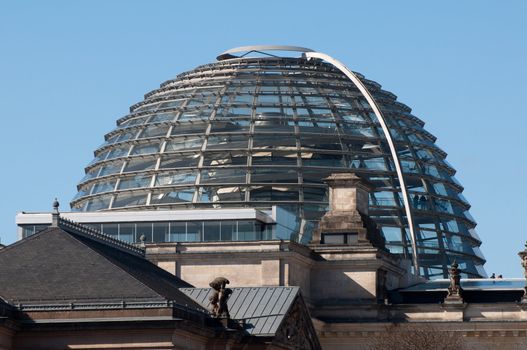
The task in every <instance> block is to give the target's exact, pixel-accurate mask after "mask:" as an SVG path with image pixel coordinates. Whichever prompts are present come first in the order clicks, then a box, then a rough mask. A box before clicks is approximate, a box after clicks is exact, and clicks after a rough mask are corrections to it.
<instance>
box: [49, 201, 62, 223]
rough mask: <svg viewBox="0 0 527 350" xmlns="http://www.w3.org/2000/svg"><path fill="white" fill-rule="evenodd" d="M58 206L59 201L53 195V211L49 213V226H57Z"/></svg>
mask: <svg viewBox="0 0 527 350" xmlns="http://www.w3.org/2000/svg"><path fill="white" fill-rule="evenodd" d="M59 206H60V203H59V201H58V200H57V198H56V197H55V200H54V201H53V212H52V213H51V227H58V226H59V217H60V213H59Z"/></svg>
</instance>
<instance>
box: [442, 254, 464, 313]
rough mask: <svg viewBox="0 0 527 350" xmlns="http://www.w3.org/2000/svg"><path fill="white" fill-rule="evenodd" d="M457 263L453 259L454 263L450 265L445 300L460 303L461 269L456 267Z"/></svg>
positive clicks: (461, 290)
mask: <svg viewBox="0 0 527 350" xmlns="http://www.w3.org/2000/svg"><path fill="white" fill-rule="evenodd" d="M458 266H459V265H458V263H457V262H456V261H455V260H454V263H453V264H452V266H451V267H450V285H449V286H448V295H447V297H446V299H445V302H457V303H462V302H463V299H462V298H461V293H462V292H463V289H462V288H461V271H460V270H459V269H458Z"/></svg>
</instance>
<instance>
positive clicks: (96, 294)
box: [0, 224, 201, 309]
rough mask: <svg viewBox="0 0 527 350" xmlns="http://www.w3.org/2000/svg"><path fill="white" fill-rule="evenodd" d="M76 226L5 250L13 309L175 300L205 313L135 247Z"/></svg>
mask: <svg viewBox="0 0 527 350" xmlns="http://www.w3.org/2000/svg"><path fill="white" fill-rule="evenodd" d="M72 225H73V224H72ZM70 226H71V225H70ZM70 226H68V225H64V226H61V227H51V228H48V229H46V230H44V231H42V232H39V233H37V234H35V235H33V236H30V237H28V238H26V239H24V240H21V241H19V242H17V243H15V244H12V245H10V246H8V247H6V248H4V249H2V250H0V266H2V268H1V269H0V295H2V296H3V297H4V298H5V299H6V300H7V301H9V302H11V303H13V304H16V303H25V304H39V303H40V304H45V303H48V304H49V303H64V302H83V303H88V302H97V303H100V302H112V301H125V302H159V301H169V300H171V301H174V302H175V303H177V304H181V305H187V306H188V307H190V308H193V309H198V308H201V307H200V306H199V305H198V304H196V303H195V302H194V301H192V300H191V299H190V298H188V297H187V296H186V295H185V294H184V293H182V292H180V291H179V289H178V288H181V287H190V286H191V285H190V284H188V283H186V282H184V281H183V280H181V279H179V278H177V277H175V276H173V275H172V274H170V273H168V272H167V271H165V270H163V269H161V268H159V267H157V266H156V265H154V264H152V263H151V262H149V261H148V260H146V259H145V258H144V257H142V256H141V254H140V252H139V251H138V250H137V249H135V248H134V247H131V246H130V247H127V245H126V244H120V243H118V242H109V241H106V237H104V236H102V235H99V234H98V233H97V232H87V233H86V232H84V233H82V232H80V231H82V230H78V229H76V228H77V227H75V225H73V226H71V227H70ZM78 226H79V227H78V228H80V225H78ZM132 248H133V249H132Z"/></svg>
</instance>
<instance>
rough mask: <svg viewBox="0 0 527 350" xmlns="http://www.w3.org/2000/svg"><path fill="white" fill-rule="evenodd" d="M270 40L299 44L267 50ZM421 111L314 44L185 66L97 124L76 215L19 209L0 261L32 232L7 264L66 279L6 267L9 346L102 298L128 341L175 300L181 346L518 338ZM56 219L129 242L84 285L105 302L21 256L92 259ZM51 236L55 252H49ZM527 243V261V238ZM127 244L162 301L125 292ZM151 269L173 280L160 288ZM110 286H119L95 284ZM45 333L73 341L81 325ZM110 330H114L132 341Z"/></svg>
mask: <svg viewBox="0 0 527 350" xmlns="http://www.w3.org/2000/svg"><path fill="white" fill-rule="evenodd" d="M276 50H278V51H289V52H298V51H301V52H302V56H301V57H289V56H279V55H274V54H269V51H276ZM241 52H244V54H243V55H241V56H236V55H238V54H239V53H241ZM253 54H258V55H257V56H256V57H254V56H251V55H253ZM423 125H424V122H422V121H421V120H420V119H419V118H417V117H415V116H414V115H412V114H411V109H410V108H409V107H407V106H405V105H403V104H401V103H400V102H398V101H396V96H395V95H393V94H392V93H390V92H387V91H384V90H382V89H381V87H380V85H379V84H377V83H375V82H372V81H369V80H367V79H365V78H364V77H363V76H361V75H360V74H357V73H354V72H352V71H351V70H349V69H348V68H346V67H345V66H344V65H343V64H342V63H340V62H338V61H337V60H335V59H333V58H331V57H329V56H327V55H324V54H321V53H318V52H314V51H312V50H309V49H305V48H297V47H282V46H278V47H277V46H256V47H244V48H238V49H233V50H229V51H227V52H225V53H223V54H221V55H220V56H218V62H217V63H213V64H208V65H204V66H200V67H198V68H196V69H195V70H192V71H190V72H186V73H183V74H180V75H179V76H178V77H177V78H176V79H174V80H169V81H167V82H165V83H164V84H162V85H161V87H160V88H159V89H157V90H154V91H152V92H150V93H148V94H147V95H146V96H145V100H144V101H142V102H140V103H138V104H136V105H134V106H132V107H131V109H130V114H128V115H126V116H124V117H123V118H120V119H119V120H118V121H117V127H116V129H115V130H113V131H111V132H110V133H108V134H107V135H106V136H105V143H104V144H103V145H102V146H101V147H99V148H98V149H97V150H96V151H95V158H94V160H93V161H92V162H91V163H90V164H89V165H88V166H87V167H86V169H85V172H86V176H85V178H84V179H83V180H82V181H81V182H80V183H79V185H78V194H77V196H76V197H75V198H74V199H73V201H72V202H71V207H72V211H71V212H64V213H61V214H60V218H59V217H58V214H56V213H55V214H52V213H24V212H22V213H19V214H17V224H18V226H19V230H20V231H19V232H20V238H21V241H20V242H18V243H16V244H15V245H13V246H9V247H7V248H4V249H3V250H0V262H2V259H3V258H4V259H7V258H6V257H9V256H10V255H11V254H12V253H10V252H13V251H17V250H18V251H22V250H23V247H27V249H28V250H30V252H28V255H27V257H28V258H27V260H24V259H22V258H21V256H26V255H25V254H22V255H20V254H16V257H14V255H15V254H13V256H12V257H11V258H10V259H12V260H9V261H7V260H6V261H5V262H4V264H6V266H10V268H11V269H12V270H9V269H8V272H3V275H2V274H0V276H4V277H3V278H4V279H3V280H2V281H16V280H17V279H18V276H25V275H26V274H29V275H28V276H29V277H27V278H29V279H30V280H31V281H33V282H35V281H38V282H41V281H42V282H44V284H43V286H44V289H45V290H46V291H48V292H49V293H51V294H50V296H52V295H62V294H60V293H58V291H60V290H61V288H62V291H61V293H64V296H63V297H61V298H62V299H64V303H63V304H62V306H56V305H55V304H53V303H57V300H55V299H53V303H51V304H53V305H55V306H53V308H54V309H50V306H49V305H48V304H50V303H49V300H40V299H41V298H39V297H38V296H39V295H40V292H39V291H38V289H32V288H26V287H27V286H29V284H27V285H24V284H20V285H18V286H17V287H16V288H17V289H16V290H12V291H11V292H9V290H10V289H9V288H7V287H6V283H7V282H6V283H4V284H0V296H1V297H3V298H4V299H5V300H6V302H7V303H4V304H2V306H1V307H2V310H3V311H2V312H3V313H4V315H6V316H5V317H4V318H3V320H5V322H4V323H3V326H2V327H3V328H0V332H3V333H0V334H11V336H10V337H11V338H10V339H14V342H13V343H12V344H14V345H13V346H14V348H17V347H18V346H23V344H25V343H24V342H27V341H31V339H33V338H31V337H33V336H34V337H36V338H34V339H39V338H38V337H42V336H44V334H45V333H44V331H45V330H47V329H49V328H45V327H51V328H53V327H56V326H57V324H59V323H60V322H59V323H57V321H56V318H59V319H62V318H64V319H67V320H69V321H68V322H70V323H67V322H65V324H66V323H67V324H69V325H71V322H81V321H82V322H84V321H85V322H88V323H90V322H95V323H97V322H99V321H94V320H93V318H94V317H95V316H93V315H94V313H95V314H96V315H97V318H99V317H102V315H105V316H104V317H108V318H106V319H105V320H104V321H105V322H107V323H105V325H109V324H111V326H109V327H110V329H114V328H112V327H117V328H118V327H122V328H119V329H121V330H123V329H125V330H126V332H130V331H131V330H134V329H136V330H137V329H145V331H144V332H143V331H141V332H139V334H141V335H143V336H144V338H142V339H138V342H139V343H138V344H143V345H141V346H145V347H146V345H144V344H147V339H152V337H153V336H151V335H150V333H151V332H150V330H151V329H152V333H155V331H154V330H153V329H159V328H156V327H158V324H160V323H159V322H157V321H155V322H154V321H153V320H150V319H145V317H149V315H152V313H157V314H156V315H158V316H160V317H161V316H162V317H166V316H167V315H169V314H170V315H172V316H171V317H172V319H171V320H169V321H166V320H165V321H166V322H168V323H169V324H170V326H169V327H166V328H164V329H165V331H166V332H165V333H164V334H162V335H160V337H161V338H159V339H165V340H163V341H167V342H168V340H166V339H169V338H167V337H168V336H169V333H170V334H172V336H171V337H170V339H171V340H170V341H172V344H171V345H166V346H167V347H168V348H170V347H169V346H172V347H173V348H176V349H178V348H185V347H187V348H214V349H215V348H229V347H230V348H232V349H236V348H237V347H239V348H243V347H244V346H245V347H246V346H248V347H250V348H252V347H255V348H259V347H263V348H265V347H268V348H280V347H282V348H290V349H306V348H314V349H315V348H317V347H319V346H321V347H322V348H323V349H369V348H371V347H372V346H374V345H375V344H373V343H374V341H375V340H376V339H381V338H383V337H385V336H387V335H390V334H392V335H393V334H395V335H401V337H402V336H403V335H405V334H408V332H413V333H414V334H418V333H419V332H421V333H419V334H427V332H426V331H428V334H435V335H440V336H443V337H444V338H445V339H450V338H452V339H454V338H455V339H460V340H461V342H462V344H464V345H465V346H466V347H467V348H470V349H494V348H496V344H499V346H500V348H501V349H504V350H513V349H525V348H527V347H526V346H525V344H526V341H527V309H526V306H527V303H526V302H525V296H524V295H525V285H526V281H525V279H487V278H486V273H485V271H484V269H483V264H484V262H485V260H484V258H483V255H482V254H481V252H480V251H479V245H480V243H481V242H480V239H479V237H478V236H477V234H476V232H475V230H474V228H475V225H476V223H475V221H474V219H473V218H472V217H471V216H470V214H469V212H468V209H469V207H470V205H469V204H468V202H467V201H466V199H464V197H463V196H462V194H461V192H462V190H463V188H462V186H461V185H460V184H459V183H458V182H457V181H456V180H455V178H454V173H455V170H454V169H453V168H452V167H451V166H450V165H449V164H448V162H447V161H446V159H445V157H446V153H445V152H444V151H442V150H441V149H439V148H438V147H437V146H436V145H435V137H434V136H433V135H431V134H430V133H428V132H427V131H426V130H425V129H424V128H423ZM50 225H51V226H52V228H51V229H49V228H47V227H49V226H50ZM83 227H84V228H83ZM79 232H81V233H80V234H79ZM82 232H83V233H82ZM86 232H89V233H86ZM63 236H64V237H73V238H74V239H75V240H79V239H80V240H82V241H83V242H84V241H85V240H89V241H90V242H91V241H94V242H95V241H97V242H99V241H100V240H102V241H104V244H103V245H101V246H99V245H97V247H98V248H97V251H98V252H99V250H100V249H103V248H101V247H103V246H104V250H105V251H106V250H108V249H110V248H108V246H110V247H112V248H111V249H117V250H115V252H117V251H119V252H120V253H119V254H120V255H122V250H123V249H124V250H126V251H127V252H128V253H127V254H128V255H126V257H128V259H126V260H121V259H120V258H119V257H117V256H113V257H112V259H113V260H112V261H114V263H115V264H118V265H119V266H121V268H122V269H124V270H123V271H124V272H123V271H121V272H120V273H121V275H122V276H121V275H120V276H121V277H122V278H123V283H116V281H120V280H121V277H118V276H108V277H111V278H110V281H107V280H106V277H105V276H106V275H105V273H103V272H104V268H103V269H102V270H101V271H100V272H101V275H100V278H99V279H95V278H94V279H90V278H88V279H83V281H82V283H81V282H78V283H80V284H79V285H80V286H83V285H84V284H86V283H87V285H85V286H84V287H82V288H81V289H82V291H83V292H88V291H90V290H93V291H94V294H93V296H94V297H95V299H96V300H95V301H90V302H95V303H99V304H100V302H101V300H104V299H105V298H109V299H110V302H109V305H110V306H109V307H106V309H104V307H103V309H97V310H96V311H90V312H93V313H85V314H82V313H80V312H78V311H81V310H84V309H82V308H83V307H85V306H84V304H82V303H83V302H82V298H79V295H76V294H74V292H75V288H73V285H71V286H70V287H68V285H65V286H61V287H60V288H59V287H58V286H57V285H60V283H53V281H51V280H47V279H45V278H44V279H40V278H37V277H36V276H34V275H31V269H30V268H25V267H31V266H35V265H37V267H38V263H39V262H41V261H45V262H47V263H50V264H51V265H45V264H44V266H48V268H49V269H50V270H49V272H50V273H51V272H53V271H56V270H57V268H58V266H62V265H64V264H66V265H69V263H68V262H69V261H70V260H68V259H72V260H71V261H74V262H75V264H72V266H71V268H72V269H73V267H75V268H76V270H75V271H77V272H72V271H69V270H68V269H66V270H64V272H68V271H69V274H68V275H67V276H70V277H77V274H79V276H82V275H83V274H84V276H86V274H88V275H89V272H90V268H91V267H90V266H91V265H89V264H85V263H83V261H79V260H75V256H76V255H77V254H69V253H68V255H67V256H63V255H61V254H67V252H68V251H69V249H65V248H62V249H60V250H57V248H56V247H57V246H61V244H59V243H58V242H57V244H55V245H54V246H53V247H50V246H47V245H46V243H45V242H46V241H47V240H46V239H45V237H63ZM38 237H41V238H38ZM42 237H44V238H42ZM86 237H89V238H86ZM93 237H97V239H95V238H93ZM69 240H70V239H69V238H68V241H69ZM35 242H41V243H39V244H38V245H37V244H36V243H35ZM109 242H110V243H109ZM98 244H99V243H98ZM89 246H90V249H93V247H92V246H94V244H92V243H90V244H89ZM123 247H124V248H123ZM112 251H113V250H112ZM35 252H36V253H35ZM58 253H60V254H59V255H57V258H59V257H61V259H63V260H61V261H62V262H63V263H58V262H57V263H52V261H49V262H48V261H47V259H46V256H54V254H58ZM31 254H37V257H36V258H35V257H33V258H31V256H32V255H31ZM112 254H113V253H112ZM116 254H117V253H116ZM138 254H139V255H140V256H137V255H138ZM78 255H79V256H80V255H81V254H80V252H79V254H78ZM129 255H130V256H135V257H134V258H133V259H131V258H129ZM520 255H521V257H522V261H523V262H524V265H525V267H526V268H527V263H525V261H526V260H525V259H526V258H525V256H526V255H527V250H526V251H524V252H522V253H521V254H520ZM64 259H65V260H64ZM138 259H139V260H138ZM145 259H146V260H145ZM132 260H133V261H135V262H137V261H141V263H140V265H141V266H142V267H141V269H143V268H146V267H145V266H148V268H147V269H148V271H150V273H151V276H156V277H152V278H151V279H148V281H144V282H143V284H146V286H148V287H149V288H150V289H152V290H153V291H154V292H155V293H157V294H156V295H151V294H148V297H152V298H154V299H155V300H156V302H157V303H158V304H155V305H158V306H156V307H151V308H150V307H149V306H148V305H149V304H148V305H147V304H145V305H146V306H145V305H142V304H141V305H136V304H134V302H135V299H134V298H135V297H137V295H140V294H137V293H139V292H134V289H133V288H132V289H131V290H129V291H127V290H126V286H127V285H126V284H125V283H124V281H125V279H126V278H127V277H126V276H127V275H132V276H140V277H141V278H145V276H146V275H145V274H144V272H145V271H144V270H141V271H137V270H136V268H138V266H137V265H133V264H132V265H133V266H128V263H129V262H130V261H132ZM147 260H148V261H150V263H148V264H147ZM86 261H88V260H86ZM152 264H153V265H152ZM154 265H157V267H156V266H154ZM15 267H17V268H15ZM9 271H11V272H9ZM59 271H60V270H59ZM158 276H159V277H158ZM218 276H224V277H227V278H228V280H229V281H230V285H231V286H233V288H232V295H231V296H230V298H229V299H228V300H227V301H226V303H227V305H228V308H229V310H230V316H231V317H230V321H222V320H219V319H217V318H215V317H213V315H211V314H210V311H208V310H210V307H211V306H210V305H209V301H208V300H209V298H210V297H211V295H212V294H211V293H214V292H213V291H212V290H211V289H210V288H209V284H210V283H211V281H212V280H213V279H214V278H216V277H218ZM158 278H161V279H162V280H167V281H168V280H169V281H171V282H170V283H171V285H172V287H171V288H170V289H169V290H165V289H163V290H162V291H161V290H159V289H156V288H160V287H159V281H158ZM0 282H1V281H0ZM68 283H69V282H68ZM106 283H109V285H108V288H110V287H111V288H114V289H111V288H110V289H109V290H112V291H113V292H112V293H110V294H111V298H110V297H109V295H106V294H101V295H99V294H97V293H99V292H100V291H99V288H98V287H97V286H99V285H101V286H102V285H105V284H106ZM167 283H168V282H167ZM74 285H75V286H76V285H77V282H76V283H74ZM136 287H137V288H138V286H136ZM163 288H164V287H163ZM121 289H122V290H123V292H122V293H124V294H120V293H121V292H120V290H121ZM31 291H33V293H35V294H31ZM128 292H130V293H131V294H126V293H128ZM169 292H170V293H172V294H166V293H169ZM24 293H29V294H28V298H29V301H30V302H29V303H28V302H25V301H23V300H21V299H23V296H24V295H25V294H24ZM57 293H58V294H57ZM71 293H73V294H71ZM150 293H151V292H150ZM159 293H161V294H159ZM163 293H165V294H163ZM88 294H90V293H88ZM144 297H145V298H146V296H144ZM127 298H132V299H133V300H128V299H127ZM37 299H38V300H37ZM79 299H81V301H79ZM147 299H148V298H147ZM177 300H180V301H182V302H183V304H184V305H186V306H185V308H183V309H181V308H180V306H181V302H178V301H177ZM159 303H161V304H162V306H159V305H161V304H159ZM43 305H44V306H43ZM79 305H81V306H79ZM131 305H133V307H131ZM79 307H80V308H81V310H79ZM86 307H87V308H88V309H89V308H90V307H93V305H92V306H86ZM189 307H190V308H191V309H192V310H191V311H189ZM46 308H48V309H46ZM90 310H92V309H90ZM94 310H95V309H94ZM154 310H155V311H154ZM248 310H250V312H249V314H248V313H247V312H248ZM41 315H44V316H43V317H44V319H45V322H44V321H38V320H40V319H42V318H43V317H42V316H41ZM79 315H81V316H80V317H77V316H79ZM308 315H309V317H308ZM74 316H75V317H76V318H73V317H74ZM123 317H125V318H126V317H128V318H126V319H124V320H123V319H122V318H123ZM175 317H177V318H181V319H182V320H183V321H182V322H175V321H174V318H175ZM72 319H73V320H75V321H71V320H72ZM116 319H119V320H121V321H123V322H125V323H126V322H129V323H126V325H123V324H122V323H119V322H121V321H115V320H116ZM29 320H36V321H34V322H33V321H29ZM178 320H179V319H178ZM43 322H44V323H46V322H48V323H49V324H52V325H47V324H46V325H41V324H42V323H43ZM114 322H117V323H114ZM160 322H161V321H160ZM163 322H164V321H163ZM170 322H172V323H170ZM222 322H223V323H222ZM161 323H162V322H161ZM180 324H185V325H187V324H188V325H189V326H188V327H189V328H185V329H184V332H186V333H182V332H183V330H179V328H178V327H179V325H180ZM10 325H18V326H10ZM101 325H102V324H101V323H97V324H96V325H92V324H90V326H89V327H92V328H91V329H93V330H102V328H105V327H106V326H104V327H102V326H101ZM99 326H101V328H96V327H99ZM9 327H11V328H9ZM13 327H15V328H13ZM16 327H20V328H19V330H17V331H16V332H15V333H9V332H13V331H12V329H16ZM31 327H36V328H31ZM64 327H66V326H64ZM93 327H95V328H93ZM123 327H124V328H123ZM127 327H128V328H127ZM134 327H136V328H134ZM159 327H161V328H162V326H159ZM81 328H82V327H81ZM53 329H54V330H55V328H53ZM33 330H35V331H34V332H33ZM57 330H58V331H60V332H62V331H65V330H68V328H67V327H66V328H63V329H57ZM30 331H31V332H33V333H31V337H26V335H28V334H30V333H25V332H30ZM69 331H72V330H71V328H70V329H69V330H68V332H69ZM49 334H51V333H49ZM55 334H56V335H57V340H61V339H62V340H61V341H63V342H64V343H63V346H64V347H65V346H66V343H67V342H70V341H72V338H61V334H63V333H55ZM68 334H70V333H68ZM118 334H119V333H118V332H117V333H111V334H110V335H109V337H110V338H108V339H113V340H114V341H116V343H115V344H117V343H118V342H119V341H124V340H122V339H124V338H119V337H118ZM156 334H160V333H156ZM113 336H116V337H117V338H112V337H113ZM163 337H165V338H163ZM449 337H450V338H449ZM8 338H9V337H8ZM4 339H5V338H4ZM76 339H77V338H76ZM99 339H103V338H99ZM104 339H105V338H104ZM119 339H121V340H119ZM186 339H192V344H193V345H187V340H186ZM181 340H183V341H181ZM159 341H160V342H161V341H162V340H159ZM141 342H142V343H141ZM189 342H190V340H189ZM20 344H22V345H20ZM68 344H69V343H68ZM120 344H121V345H119V346H124V345H123V343H120ZM159 344H161V343H159ZM163 344H164V343H163ZM166 344H169V343H166ZM319 344H320V345H319ZM92 345H93V347H95V346H96V345H95V344H92ZM92 345H90V346H92ZM99 345H100V344H99ZM75 346H76V347H79V346H85V348H89V346H88V345H87V344H75ZM149 346H150V345H149ZM151 346H152V347H155V346H158V345H151ZM159 346H165V345H159ZM394 346H395V345H394Z"/></svg>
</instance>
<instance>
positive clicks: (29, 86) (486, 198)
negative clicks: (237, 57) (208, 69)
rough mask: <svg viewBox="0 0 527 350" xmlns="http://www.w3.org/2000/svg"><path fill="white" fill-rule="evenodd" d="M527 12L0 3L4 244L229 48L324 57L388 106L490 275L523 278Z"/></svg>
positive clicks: (374, 5) (480, 6)
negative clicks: (390, 98)
mask: <svg viewBox="0 0 527 350" xmlns="http://www.w3.org/2000/svg"><path fill="white" fill-rule="evenodd" d="M526 14H527V1H481V0H480V1H441V2H439V1H438V2H430V1H330V0H326V1H306V0H303V1H285V0H281V1H272V0H267V1H248V0H245V1H203V0H202V1H141V2H140V1H131V0H127V1H124V0H123V1H115V0H114V1H102V0H101V1H94V0H91V1H8V0H0V120H1V124H0V131H1V136H0V146H1V150H2V153H1V158H2V163H1V164H2V165H1V167H0V170H1V171H0V183H2V184H3V186H4V189H3V191H2V193H3V194H2V199H1V200H0V237H1V240H2V243H4V244H5V243H11V242H13V241H15V240H16V226H15V214H16V212H18V211H50V210H51V203H52V200H53V198H54V197H55V196H56V197H58V198H59V200H60V202H61V203H62V210H67V209H69V201H70V200H71V199H72V198H73V196H74V195H75V193H76V184H77V182H78V181H79V180H80V179H81V178H82V177H83V174H84V170H83V169H84V167H85V166H86V165H87V164H88V163H89V162H90V161H91V160H92V158H93V151H94V150H95V148H96V147H97V146H98V145H99V144H101V143H102V142H103V136H104V134H105V133H106V132H109V131H110V130H112V129H113V127H114V126H115V121H116V120H117V119H118V118H120V117H122V116H124V115H125V114H126V113H127V111H128V107H129V106H130V105H132V104H134V103H136V102H139V101H140V100H142V99H143V95H144V94H145V93H146V92H148V91H150V90H152V89H155V88H156V87H158V86H159V84H160V83H162V82H163V81H165V80H168V79H170V78H173V77H174V76H175V75H177V74H178V73H181V72H183V71H185V70H189V69H192V68H194V67H195V66H197V65H200V64H203V63H209V62H213V61H214V60H215V57H216V55H217V54H218V53H220V52H222V51H224V50H226V49H228V48H231V47H236V46H243V45H251V44H285V45H298V46H304V47H309V48H312V49H315V50H317V51H321V52H325V53H327V54H330V55H332V56H333V57H335V58H337V59H339V60H340V61H342V62H344V63H345V64H347V65H348V66H349V67H350V68H351V69H353V70H355V71H358V72H361V73H363V74H365V75H366V77H367V78H369V79H372V80H375V81H377V82H379V83H380V84H382V85H383V88H384V89H386V90H388V91H391V92H393V93H395V94H396V95H397V96H398V97H399V100H400V101H401V102H403V103H405V104H407V105H408V106H410V107H412V108H413V113H414V114H415V115H417V116H418V117H420V118H421V119H422V120H424V121H425V122H426V126H425V127H426V129H427V130H428V131H430V132H431V133H433V134H434V135H435V136H437V138H438V141H437V143H438V145H439V146H440V147H441V148H442V149H444V150H445V151H446V152H447V153H448V157H447V160H448V161H449V162H450V163H451V164H452V165H453V166H454V167H455V168H456V169H457V171H458V172H457V175H456V177H457V178H458V180H459V181H460V182H461V183H462V184H463V186H464V187H465V191H464V194H465V196H466V197H467V199H468V200H469V202H470V203H471V204H472V209H471V213H472V215H473V216H474V217H475V219H476V220H477V221H478V227H477V228H478V233H479V235H480V236H481V239H482V241H483V245H482V247H481V248H482V251H483V253H484V254H485V256H486V258H487V264H486V265H485V267H486V270H487V272H488V273H489V274H491V273H492V272H496V273H497V274H503V275H504V276H505V277H521V276H522V272H521V267H520V263H519V259H518V256H517V252H518V251H520V250H521V249H523V247H524V243H525V241H526V239H527V230H526V229H525V228H524V227H523V224H521V222H523V219H525V218H526V216H527V186H526V185H525V184H523V183H522V182H524V181H527V176H526V175H527V147H526V139H527V136H526V130H527V117H526V114H527V113H526V111H525V107H524V104H525V103H526V102H527V88H526V82H527V38H526V36H527V20H526V18H525V16H526Z"/></svg>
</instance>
